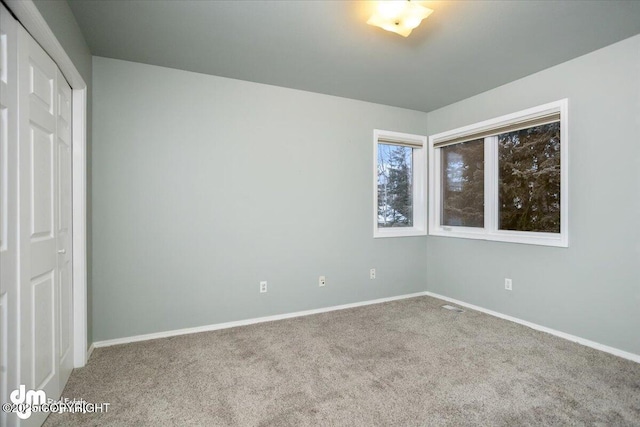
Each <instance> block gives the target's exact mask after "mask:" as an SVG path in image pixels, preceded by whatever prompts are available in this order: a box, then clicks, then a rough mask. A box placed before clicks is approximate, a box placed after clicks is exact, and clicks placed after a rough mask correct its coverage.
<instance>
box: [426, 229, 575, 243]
mask: <svg viewBox="0 0 640 427" xmlns="http://www.w3.org/2000/svg"><path fill="white" fill-rule="evenodd" d="M449 228H450V229H449ZM429 235H430V236H438V237H453V238H458V239H473V240H486V241H490V242H504V243H519V244H525V245H538V246H553V247H559V248H568V247H569V240H568V237H567V235H566V233H565V234H555V233H530V232H518V231H502V230H499V231H494V232H486V231H485V230H477V231H475V230H467V229H463V228H459V227H447V229H445V228H444V227H439V228H436V229H432V230H431V231H430V232H429Z"/></svg>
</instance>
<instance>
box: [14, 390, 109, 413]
mask: <svg viewBox="0 0 640 427" xmlns="http://www.w3.org/2000/svg"><path fill="white" fill-rule="evenodd" d="M9 399H10V400H11V402H10V403H3V404H2V411H3V412H7V413H9V412H15V414H16V416H17V417H18V418H20V419H22V420H26V419H27V418H29V417H30V416H31V415H32V414H33V413H34V412H47V413H50V412H57V413H60V414H62V413H64V412H70V413H82V414H86V413H87V412H89V413H92V412H107V411H108V410H109V405H110V403H106V402H105V403H90V402H87V401H86V400H84V399H68V398H64V399H63V400H53V399H48V398H47V394H46V393H45V391H44V390H27V387H26V386H25V385H24V384H21V385H20V387H18V389H17V390H14V391H12V392H11V394H10V395H9Z"/></svg>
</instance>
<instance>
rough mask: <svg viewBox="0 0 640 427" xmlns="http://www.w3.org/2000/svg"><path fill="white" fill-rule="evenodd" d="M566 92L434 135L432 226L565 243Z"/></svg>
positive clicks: (479, 235) (450, 232) (457, 233)
mask: <svg viewBox="0 0 640 427" xmlns="http://www.w3.org/2000/svg"><path fill="white" fill-rule="evenodd" d="M567 147H568V140H567V100H566V99H565V100H562V101H558V102H553V103H550V104H546V105H542V106H539V107H535V108H531V109H528V110H525V111H521V112H518V113H514V114H509V115H507V116H503V117H498V118H496V119H492V120H487V121H485V122H482V123H477V124H475V125H471V126H466V127H464V128H460V129H456V130H452V131H449V132H444V133H440V134H437V135H433V136H431V137H429V154H430V184H431V185H430V195H429V202H430V203H429V205H430V211H429V233H430V234H431V235H435V236H450V237H462V238H471V239H484V240H495V241H504V242H515V243H529V244H539V245H548V246H563V247H566V246H568V233H567V215H568V213H567V208H568V202H567V188H568V183H567V178H568V171H567V153H568V149H567Z"/></svg>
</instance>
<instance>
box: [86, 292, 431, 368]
mask: <svg viewBox="0 0 640 427" xmlns="http://www.w3.org/2000/svg"><path fill="white" fill-rule="evenodd" d="M425 295H427V292H416V293H414V294H406V295H399V296H395V297H388V298H379V299H374V300H369V301H361V302H354V303H351V304H342V305H335V306H332V307H323V308H316V309H313V310H304V311H296V312H294V313H285V314H276V315H273V316H265V317H256V318H253V319H246V320H237V321H234V322H225V323H216V324H213V325H205V326H197V327H195V328H185V329H175V330H172V331H165V332H155V333H152V334H145V335H136V336H132V337H124V338H116V339H112V340H105V341H96V342H94V343H93V344H91V347H90V348H89V355H90V354H91V351H93V348H100V347H109V346H112V345H119V344H128V343H132V342H138V341H147V340H155V339H158V338H167V337H174V336H177V335H187V334H195V333H198V332H208V331H217V330H220V329H228V328H235V327H237V326H247V325H254V324H256V323H264V322H273V321H275V320H283V319H291V318H293V317H301V316H310V315H312V314H319V313H327V312H329V311H336V310H344V309H347V308H355V307H362V306H364V305H371V304H380V303H383V302H389V301H396V300H401V299H406V298H414V297H421V296H425ZM88 359H89V357H88V356H87V360H88Z"/></svg>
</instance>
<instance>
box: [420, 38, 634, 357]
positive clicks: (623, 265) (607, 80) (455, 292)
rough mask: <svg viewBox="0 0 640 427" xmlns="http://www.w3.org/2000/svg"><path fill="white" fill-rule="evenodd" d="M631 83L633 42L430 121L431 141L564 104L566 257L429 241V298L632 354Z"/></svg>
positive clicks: (560, 251) (505, 246)
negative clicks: (509, 287) (507, 284)
mask: <svg viewBox="0 0 640 427" xmlns="http://www.w3.org/2000/svg"><path fill="white" fill-rule="evenodd" d="M639 76H640V36H635V37H633V38H630V39H627V40H625V41H622V42H620V43H617V44H614V45H611V46H609V47H606V48H604V49H601V50H599V51H596V52H593V53H591V54H588V55H586V56H583V57H580V58H577V59H575V60H572V61H569V62H566V63H564V64H561V65H559V66H556V67H553V68H550V69H548V70H545V71H542V72H540V73H537V74H533V75H531V76H528V77H526V78H523V79H521V80H517V81H515V82H513V83H510V84H508V85H505V86H501V87H499V88H496V89H494V90H491V91H488V92H485V93H483V94H481V95H478V96H475V97H472V98H469V99H467V100H464V101H461V102H458V103H456V104H453V105H450V106H448V107H445V108H442V109H439V110H436V111H433V112H431V113H429V114H428V127H429V132H430V133H432V134H433V133H438V132H442V131H446V130H450V129H453V128H456V127H459V126H463V125H468V124H471V123H475V122H478V121H482V120H485V119H489V118H492V117H496V116H500V115H503V114H507V113H511V112H514V111H518V110H522V109H525V108H528V107H532V106H536V105H540V104H543V103H546V102H550V101H555V100H558V99H561V98H565V97H566V98H569V138H570V143H569V144H570V145H569V163H570V167H569V175H570V177H569V193H570V194H569V211H570V212H569V233H570V234H569V239H570V242H569V245H570V246H569V248H550V247H540V246H529V245H519V244H509V243H494V242H483V241H474V240H463V239H453V238H443V237H428V245H427V248H428V253H429V257H428V258H427V262H426V273H427V276H428V279H427V283H428V290H429V291H432V292H436V293H438V294H441V295H446V296H449V297H452V298H456V299H459V300H462V301H465V302H468V303H472V304H476V305H479V306H482V307H485V308H488V309H492V310H495V311H498V312H501V313H504V314H508V315H512V316H515V317H518V318H521V319H524V320H528V321H531V322H535V323H538V324H540V325H544V326H547V327H551V328H554V329H557V330H560V331H564V332H567V333H570V334H574V335H577V336H580V337H583V338H587V339H590V340H593V341H596V342H599V343H603V344H607V345H610V346H613V347H617V348H620V349H622V350H626V351H629V352H633V353H635V354H640V270H639V268H640V225H639V220H640V197H638V195H640V143H639V142H640V141H639V135H640V115H639V112H640V77H639ZM505 277H510V278H512V279H513V291H511V292H508V291H505V290H504V278H505Z"/></svg>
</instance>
